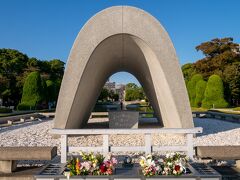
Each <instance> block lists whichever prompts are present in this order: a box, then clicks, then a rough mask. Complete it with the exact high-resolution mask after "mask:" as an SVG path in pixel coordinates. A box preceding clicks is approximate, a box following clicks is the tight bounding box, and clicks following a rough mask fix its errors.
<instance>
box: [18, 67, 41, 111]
mask: <svg viewBox="0 0 240 180" xmlns="http://www.w3.org/2000/svg"><path fill="white" fill-rule="evenodd" d="M43 100H45V93H44V87H43V80H42V78H41V76H40V73H39V72H31V73H30V74H29V75H28V76H27V78H26V80H25V82H24V86H23V94H22V99H21V103H20V104H19V105H18V110H30V107H31V109H35V107H36V106H37V105H38V104H40V103H41V102H42V101H43Z"/></svg>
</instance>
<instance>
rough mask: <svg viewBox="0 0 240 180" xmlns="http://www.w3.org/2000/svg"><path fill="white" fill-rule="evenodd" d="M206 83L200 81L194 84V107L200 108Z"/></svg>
mask: <svg viewBox="0 0 240 180" xmlns="http://www.w3.org/2000/svg"><path fill="white" fill-rule="evenodd" d="M206 86H207V82H206V81H204V80H200V81H198V82H197V84H196V98H195V102H194V107H201V106H202V100H203V99H204V93H205V90H206Z"/></svg>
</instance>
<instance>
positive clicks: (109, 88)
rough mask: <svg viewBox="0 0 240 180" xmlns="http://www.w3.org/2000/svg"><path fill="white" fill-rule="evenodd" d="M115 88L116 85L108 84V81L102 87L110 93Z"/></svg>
mask: <svg viewBox="0 0 240 180" xmlns="http://www.w3.org/2000/svg"><path fill="white" fill-rule="evenodd" d="M115 86H116V83H115V82H110V81H109V79H108V80H107V82H106V83H105V85H104V88H106V89H108V90H109V91H110V90H115Z"/></svg>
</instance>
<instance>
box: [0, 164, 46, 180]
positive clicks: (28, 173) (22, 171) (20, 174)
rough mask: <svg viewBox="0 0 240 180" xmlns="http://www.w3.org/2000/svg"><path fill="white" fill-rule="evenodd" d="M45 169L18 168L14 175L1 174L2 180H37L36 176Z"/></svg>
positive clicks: (35, 167) (36, 167) (37, 167)
mask: <svg viewBox="0 0 240 180" xmlns="http://www.w3.org/2000/svg"><path fill="white" fill-rule="evenodd" d="M42 170H43V167H39V166H34V167H18V168H17V169H16V170H15V171H14V172H12V173H0V180H35V178H34V176H35V175H36V174H38V173H40V172H41V171H42Z"/></svg>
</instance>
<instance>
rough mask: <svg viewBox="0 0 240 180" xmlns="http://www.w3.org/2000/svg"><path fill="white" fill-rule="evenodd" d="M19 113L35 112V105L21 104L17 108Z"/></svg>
mask: <svg viewBox="0 0 240 180" xmlns="http://www.w3.org/2000/svg"><path fill="white" fill-rule="evenodd" d="M17 110H18V111H27V110H35V105H31V104H26V103H20V104H18V106H17Z"/></svg>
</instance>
